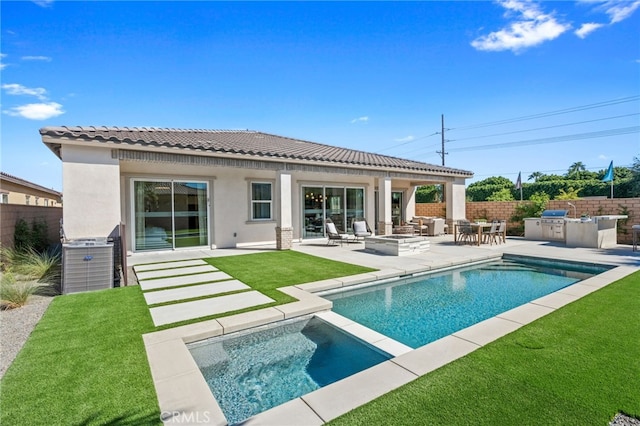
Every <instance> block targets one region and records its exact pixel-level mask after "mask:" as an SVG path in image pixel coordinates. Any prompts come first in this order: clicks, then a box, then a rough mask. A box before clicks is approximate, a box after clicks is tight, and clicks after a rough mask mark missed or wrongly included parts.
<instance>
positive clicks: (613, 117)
mask: <svg viewBox="0 0 640 426" xmlns="http://www.w3.org/2000/svg"><path fill="white" fill-rule="evenodd" d="M634 115H640V112H634V113H632V114H624V115H616V116H612V117H605V118H595V119H592V120H585V121H575V122H573V123H567V124H557V125H555V126H545V127H536V128H533V129H525V130H514V131H512V132H504V133H493V134H491V135H484V136H475V137H470V138H461V139H454V140H452V141H450V142H460V141H467V140H474V139H485V138H491V137H494V136H505V135H513V134H516V133H526V132H535V131H537V130H548V129H556V128H558V127H568V126H575V125H576V124H587V123H595V122H597V121H606V120H614V119H616V118H625V117H632V116H634Z"/></svg>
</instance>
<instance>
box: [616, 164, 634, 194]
mask: <svg viewBox="0 0 640 426" xmlns="http://www.w3.org/2000/svg"><path fill="white" fill-rule="evenodd" d="M629 171H630V172H631V180H630V183H629V188H630V192H631V197H640V158H638V157H634V158H633V164H632V165H631V169H630V170H629ZM614 176H615V167H614ZM614 179H615V178H614Z"/></svg>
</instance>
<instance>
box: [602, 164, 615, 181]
mask: <svg viewBox="0 0 640 426" xmlns="http://www.w3.org/2000/svg"><path fill="white" fill-rule="evenodd" d="M612 181H613V161H612V162H611V164H609V169H608V170H607V173H605V175H604V177H603V178H602V182H612Z"/></svg>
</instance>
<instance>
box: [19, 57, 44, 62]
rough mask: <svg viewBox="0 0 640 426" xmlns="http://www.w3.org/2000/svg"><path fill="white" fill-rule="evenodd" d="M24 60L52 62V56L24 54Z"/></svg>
mask: <svg viewBox="0 0 640 426" xmlns="http://www.w3.org/2000/svg"><path fill="white" fill-rule="evenodd" d="M20 59H22V60H23V61H45V62H51V57H50V56H23V57H22V58H20Z"/></svg>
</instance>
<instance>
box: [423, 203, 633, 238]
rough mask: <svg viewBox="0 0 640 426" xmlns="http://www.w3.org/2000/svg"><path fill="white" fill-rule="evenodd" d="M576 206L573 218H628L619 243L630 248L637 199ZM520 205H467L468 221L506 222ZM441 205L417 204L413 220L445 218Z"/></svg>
mask: <svg viewBox="0 0 640 426" xmlns="http://www.w3.org/2000/svg"><path fill="white" fill-rule="evenodd" d="M569 202H570V203H571V204H573V205H575V206H576V208H575V215H576V217H580V216H581V215H582V214H588V215H590V216H603V215H620V214H624V215H627V216H629V219H627V220H619V221H618V243H619V244H631V238H632V234H631V226H632V225H634V224H640V198H614V199H610V198H606V199H605V198H591V199H590V198H584V199H578V200H571V201H569ZM519 203H520V201H476V202H467V204H466V212H467V219H469V220H473V219H487V220H491V219H507V220H509V219H510V218H511V216H513V214H514V212H515V208H516V206H517V205H518V204H519ZM547 209H551V210H569V217H573V216H574V208H573V207H571V206H569V205H568V204H567V201H566V200H551V201H549V203H548V204H547ZM445 212H446V211H445V204H444V203H420V204H416V216H437V217H446V214H445ZM522 226H523V224H522V223H515V222H509V223H508V226H507V227H508V229H511V230H514V229H515V228H521V227H522Z"/></svg>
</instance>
